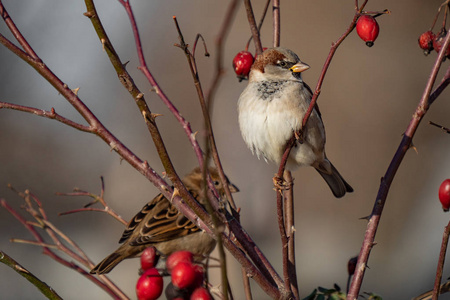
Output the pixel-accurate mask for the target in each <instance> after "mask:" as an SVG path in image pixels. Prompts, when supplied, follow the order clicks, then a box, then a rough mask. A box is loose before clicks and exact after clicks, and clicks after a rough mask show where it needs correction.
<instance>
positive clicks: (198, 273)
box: [193, 265, 205, 287]
mask: <svg viewBox="0 0 450 300" xmlns="http://www.w3.org/2000/svg"><path fill="white" fill-rule="evenodd" d="M194 271H195V281H194V283H193V286H195V287H197V286H201V285H202V284H203V280H204V279H205V269H203V267H202V266H200V265H194Z"/></svg>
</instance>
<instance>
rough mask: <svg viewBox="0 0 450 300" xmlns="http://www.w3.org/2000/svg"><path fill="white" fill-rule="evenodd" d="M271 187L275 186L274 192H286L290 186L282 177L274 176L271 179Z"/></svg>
mask: <svg viewBox="0 0 450 300" xmlns="http://www.w3.org/2000/svg"><path fill="white" fill-rule="evenodd" d="M272 180H273V185H274V186H275V190H276V191H280V192H281V191H286V190H289V189H290V188H291V184H289V182H287V181H286V180H284V179H283V178H282V177H279V176H278V174H275V176H274V177H273V179H272Z"/></svg>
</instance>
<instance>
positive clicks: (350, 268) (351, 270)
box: [347, 256, 358, 276]
mask: <svg viewBox="0 0 450 300" xmlns="http://www.w3.org/2000/svg"><path fill="white" fill-rule="evenodd" d="M357 262H358V256H355V257H352V258H350V259H349V260H348V262H347V272H348V276H352V275H353V274H355V269H356V263H357Z"/></svg>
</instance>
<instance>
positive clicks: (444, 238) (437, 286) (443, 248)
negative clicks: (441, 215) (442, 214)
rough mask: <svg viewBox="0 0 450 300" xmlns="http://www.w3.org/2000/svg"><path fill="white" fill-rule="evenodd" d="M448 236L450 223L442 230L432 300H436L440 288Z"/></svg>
mask: <svg viewBox="0 0 450 300" xmlns="http://www.w3.org/2000/svg"><path fill="white" fill-rule="evenodd" d="M449 234H450V222H449V223H448V225H447V226H446V227H445V229H444V235H443V236H442V243H441V251H440V253H439V260H438V265H437V270H436V279H435V281H434V288H433V298H432V299H433V300H437V299H438V298H439V294H440V287H441V280H442V271H443V269H444V262H445V254H446V253H447V246H448V235H449Z"/></svg>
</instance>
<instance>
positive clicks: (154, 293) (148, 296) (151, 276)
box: [136, 268, 163, 300]
mask: <svg viewBox="0 0 450 300" xmlns="http://www.w3.org/2000/svg"><path fill="white" fill-rule="evenodd" d="M162 291H163V279H162V277H161V275H159V272H158V270H156V269H155V268H151V269H148V270H147V271H145V272H144V274H142V275H141V277H139V280H138V282H137V284H136V295H137V297H138V299H139V300H155V299H158V298H159V296H161V294H162Z"/></svg>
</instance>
